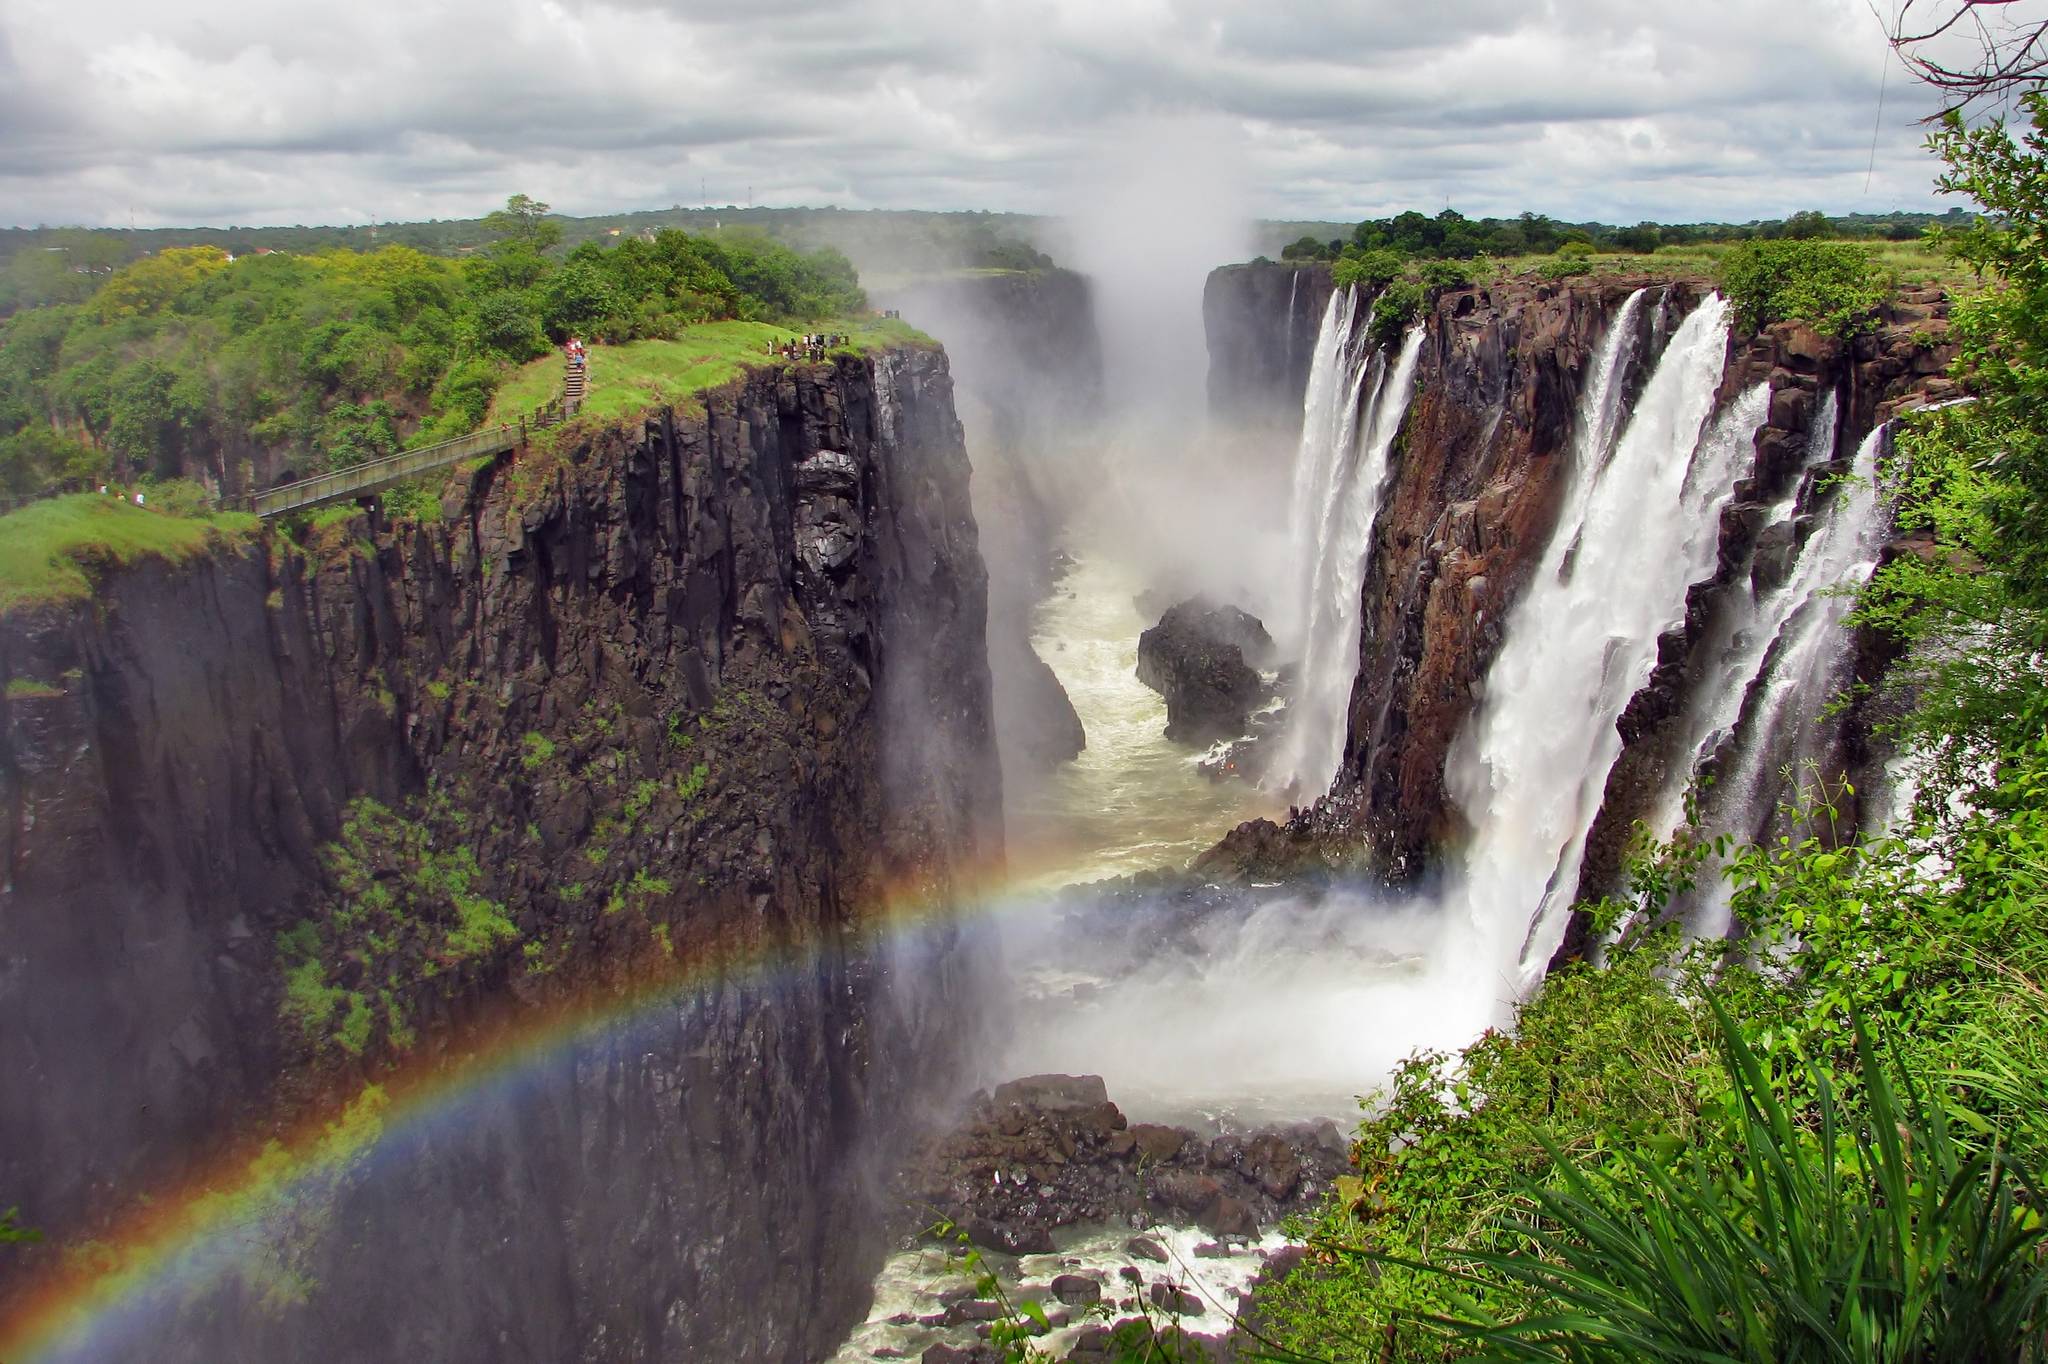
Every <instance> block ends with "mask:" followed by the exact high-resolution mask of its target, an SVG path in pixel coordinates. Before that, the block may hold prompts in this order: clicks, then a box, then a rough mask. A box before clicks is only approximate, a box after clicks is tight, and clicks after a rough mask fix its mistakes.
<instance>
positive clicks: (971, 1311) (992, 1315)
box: [946, 1298, 1009, 1326]
mask: <svg viewBox="0 0 2048 1364" xmlns="http://www.w3.org/2000/svg"><path fill="white" fill-rule="evenodd" d="M1007 1315H1009V1314H1008V1313H1006V1312H1004V1311H1003V1306H1002V1304H1001V1303H997V1302H989V1301H987V1300H986V1299H983V1298H966V1299H963V1300H961V1301H960V1302H956V1303H954V1304H953V1305H952V1306H951V1307H948V1308H947V1309H946V1325H948V1326H958V1325H960V1324H961V1323H963V1322H969V1321H1001V1320H1002V1319H1003V1318H1004V1317H1005V1316H1007Z"/></svg>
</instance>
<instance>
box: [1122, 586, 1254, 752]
mask: <svg viewBox="0 0 2048 1364" xmlns="http://www.w3.org/2000/svg"><path fill="white" fill-rule="evenodd" d="M1240 641H1243V642H1244V643H1249V644H1251V645H1253V646H1254V647H1255V648H1257V649H1258V650H1259V651H1260V653H1259V656H1260V657H1261V658H1264V657H1266V656H1267V655H1270V653H1271V651H1272V640H1271V638H1270V637H1269V636H1267V634H1266V629H1265V627H1264V626H1263V625H1261V624H1259V622H1258V620H1257V618H1256V617H1253V616H1249V615H1246V614H1245V613H1244V612H1242V611H1238V610H1236V609H1235V608H1233V607H1216V606H1213V605H1211V604H1210V603H1208V602H1205V601H1203V600H1201V599H1199V598H1196V599H1194V600H1191V601H1185V602H1182V603H1180V604H1179V605H1178V606H1174V607H1171V608H1169V609H1168V610H1167V612H1166V614H1165V615H1164V616H1162V617H1160V619H1159V623H1158V624H1157V625H1155V626H1153V627H1152V628H1151V629H1149V630H1147V631H1145V633H1143V634H1142V635H1140V636H1138V680H1139V681H1140V682H1143V683H1144V684H1145V685H1146V686H1148V687H1150V688H1152V690H1154V691H1156V692H1158V693H1159V694H1160V695H1161V696H1163V697H1165V698H1166V737H1167V738H1169V739H1171V740H1173V741H1174V742H1175V743H1185V744H1206V743H1211V742H1213V741H1215V740H1217V739H1228V738H1232V737H1234V736H1236V735H1240V734H1242V733H1244V732H1245V727H1246V725H1247V722H1248V721H1249V718H1250V716H1251V712H1252V710H1253V709H1254V708H1255V707H1256V706H1258V705H1259V704H1260V703H1261V702H1262V701H1263V700H1264V699H1265V696H1266V691H1265V684H1264V682H1263V681H1261V680H1260V678H1259V674H1258V672H1257V671H1256V670H1255V669H1254V668H1253V667H1252V666H1251V665H1250V664H1249V663H1247V662H1246V661H1245V651H1244V644H1243V643H1240Z"/></svg>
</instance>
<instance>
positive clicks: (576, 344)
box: [562, 336, 590, 369]
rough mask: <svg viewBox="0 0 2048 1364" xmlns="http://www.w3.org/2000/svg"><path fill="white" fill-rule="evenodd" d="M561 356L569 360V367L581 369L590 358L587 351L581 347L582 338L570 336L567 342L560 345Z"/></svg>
mask: <svg viewBox="0 0 2048 1364" xmlns="http://www.w3.org/2000/svg"><path fill="white" fill-rule="evenodd" d="M562 358H563V359H565V360H567V361H568V362H569V368H570V369H582V368H583V366H584V365H585V364H587V363H588V362H589V360H590V356H589V353H588V352H586V351H585V350H584V349H583V338H582V337H580V336H572V337H570V338H569V341H568V344H566V345H564V346H563V347H562Z"/></svg>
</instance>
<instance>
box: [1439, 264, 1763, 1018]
mask: <svg viewBox="0 0 2048 1364" xmlns="http://www.w3.org/2000/svg"><path fill="white" fill-rule="evenodd" d="M1641 300H1642V294H1641V293H1640V292H1638V293H1636V294H1634V295H1631V296H1630V298H1629V300H1628V302H1627V303H1626V304H1625V305H1624V306H1623V308H1622V311H1621V314H1620V315H1619V316H1618V317H1617V318H1616V319H1615V322H1614V325H1613V326H1612V327H1610V328H1609V330H1608V334H1607V336H1606V338H1605V339H1604V340H1603V341H1602V343H1601V348H1600V351H1599V353H1598V355H1597V356H1596V359H1595V363H1594V368H1593V375H1594V377H1593V379H1592V381H1591V383H1590V384H1589V386H1588V388H1587V390H1586V391H1585V394H1584V395H1583V397H1582V401H1581V407H1580V415H1579V421H1578V432H1577V436H1576V437H1575V439H1574V442H1573V448H1572V452H1571V455H1570V458H1571V460H1572V465H1571V469H1570V471H1569V473H1568V474H1567V478H1568V479H1569V482H1568V484H1567V486H1566V489H1565V494H1564V497H1563V507H1562V510H1561V512H1560V515H1559V519H1558V523H1557V526H1556V529H1555V530H1554V531H1553V532H1552V534H1551V539H1550V543H1549V545H1548V547H1547V548H1546V549H1545V551H1544V556H1543V559H1542V561H1541V563H1540V564H1539V566H1538V568H1537V570H1536V573H1535V575H1534V577H1533V579H1532V581H1531V583H1530V586H1529V588H1528V590H1527V591H1526V592H1525V593H1524V595H1523V597H1522V599H1521V600H1520V601H1519V602H1518V603H1517V604H1516V606H1515V608H1514V612H1513V614H1512V615H1511V616H1510V617H1509V619H1508V622H1507V631H1506V637H1505V642H1504V643H1503V645H1502V647H1501V652H1500V655H1499V657H1498V658H1497V659H1496V660H1495V662H1494V664H1493V668H1492V670H1491V672H1490V673H1489V674H1488V677H1487V684H1486V687H1487V694H1486V699H1485V701H1484V703H1483V704H1482V706H1481V710H1480V713H1479V715H1478V716H1477V717H1476V718H1475V719H1474V721H1473V722H1471V723H1470V724H1469V725H1468V726H1467V728H1466V730H1465V731H1464V732H1463V733H1462V734H1461V735H1460V737H1459V740H1458V742H1457V743H1456V744H1455V745H1454V747H1453V750H1452V754H1451V758H1450V761H1449V764H1448V765H1447V767H1446V773H1445V775H1446V780H1447V784H1448V785H1449V787H1450V789H1451V792H1452V794H1453V795H1454V797H1455V798H1456V799H1457V801H1458V803H1459V805H1460V806H1461V808H1462V809H1463V810H1464V811H1465V812H1466V814H1467V816H1468V817H1469V818H1470V819H1471V821H1472V823H1473V826H1474V830H1475V832H1474V837H1473V840H1472V843H1471V845H1470V848H1469V849H1468V854H1467V858H1466V864H1465V869H1464V872H1463V876H1462V880H1461V882H1460V884H1459V886H1458V887H1457V888H1456V894H1457V898H1460V899H1462V901H1463V910H1464V912H1463V913H1462V914H1458V913H1456V905H1455V901H1454V905H1453V911H1454V912H1453V915H1452V920H1451V931H1452V935H1453V939H1452V943H1451V950H1452V952H1453V953H1454V959H1455V960H1458V961H1459V962H1461V963H1470V968H1468V969H1472V968H1476V969H1477V970H1479V971H1482V972H1489V973H1495V974H1497V976H1498V980H1497V981H1496V982H1481V983H1482V984H1486V985H1492V986H1494V987H1495V988H1496V991H1497V993H1496V997H1495V999H1494V1000H1493V1001H1492V1003H1493V1005H1494V1007H1495V1008H1496V1010H1498V1009H1499V1008H1500V1007H1501V1006H1503V1005H1505V1004H1507V1003H1509V1002H1511V1001H1512V1000H1513V999H1515V998H1517V997H1519V996H1520V995H1521V994H1522V993H1524V992H1525V991H1526V990H1527V988H1528V987H1529V986H1530V984H1531V983H1532V982H1533V981H1534V980H1535V979H1536V978H1537V977H1538V976H1540V975H1541V973H1542V971H1543V969H1544V966H1545V964H1546V963H1547V962H1548V960H1549V957H1550V954H1551V953H1552V952H1553V951H1554V950H1555V948H1556V945H1557V942H1558V941H1559V939H1560V938H1561V937H1562V934H1563V919H1564V914H1563V911H1564V909H1565V908H1566V907H1567V906H1568V905H1569V904H1570V903H1571V900H1572V898H1573V896H1574V894H1575V893H1576V891H1577V888H1578V878H1579V868H1580V863H1581V859H1582V857H1583V855H1584V851H1585V841H1586V835H1587V833H1588V831H1589V830H1590V829H1591V827H1592V823H1593V818H1594V816H1595V814H1596V813H1597V812H1598V809H1599V805H1600V800H1601V796H1602V794H1603V792H1604V790H1605V787H1606V784H1607V776H1608V772H1609V771H1610V769H1611V768H1612V767H1613V765H1614V761H1615V759H1616V758H1617V757H1618V756H1619V755H1620V752H1621V735H1620V733H1619V732H1618V731H1617V729H1616V728H1615V722H1616V721H1617V720H1618V719H1619V718H1620V716H1621V713H1622V710H1623V709H1624V708H1625V707H1626V706H1627V705H1628V702H1629V699H1630V698H1631V697H1632V696H1634V695H1635V694H1636V692H1637V691H1638V690H1639V689H1640V688H1641V687H1642V685H1643V683H1644V682H1645V681H1647V680H1648V678H1649V675H1650V672H1651V669H1652V668H1653V666H1654V664H1655V662H1656V656H1657V640H1658V637H1659V636H1660V635H1661V634H1663V633H1664V632H1665V631H1666V630H1667V629H1669V628H1671V627H1672V626H1674V625H1676V624H1677V623H1678V622H1679V620H1680V619H1681V618H1682V616H1683V612H1684V607H1685V594H1686V589H1687V588H1688V587H1689V586H1690V585H1691V584H1692V583H1694V582H1696V581H1698V580H1700V579H1702V578H1704V577H1706V576H1707V574H1708V572H1709V571H1710V570H1711V569H1712V566H1713V561H1714V555H1715V552H1716V549H1717V543H1718V528H1719V520H1720V510H1721V507H1722V505H1723V504H1725V503H1726V502H1727V501H1728V499H1729V497H1730V496H1732V495H1733V492H1734V486H1735V482H1736V479H1737V477H1738V476H1739V474H1740V473H1742V472H1743V471H1745V470H1746V469H1747V467H1748V464H1749V455H1750V452H1751V450H1752V444H1753V440H1754V437H1755V433H1756V429H1757V427H1758V426H1760V425H1761V424H1762V422H1763V419H1764V416H1765V413H1766V408H1767V406H1768V402H1769V390H1768V388H1767V387H1766V386H1764V385H1761V384H1760V385H1758V386H1756V387H1755V388H1752V389H1750V390H1749V391H1747V392H1745V393H1744V394H1742V395H1741V396H1740V397H1739V398H1738V399H1737V400H1736V401H1735V402H1734V403H1732V404H1730V406H1729V407H1728V409H1727V410H1726V411H1725V412H1724V413H1723V414H1722V415H1721V417H1720V418H1719V419H1718V420H1715V421H1713V422H1712V423H1711V424H1710V423H1709V418H1710V417H1711V416H1712V414H1713V406H1714V395H1715V392H1716V390H1717V388H1718V387H1719V384H1720V379H1721V370H1722V365H1723V362H1724V359H1725V356H1726V352H1727V341H1728V338H1727V332H1728V322H1727V314H1728V308H1727V304H1726V303H1725V302H1723V301H1722V300H1721V299H1720V298H1719V297H1718V296H1711V297H1709V298H1708V299H1707V300H1706V301H1705V302H1703V303H1701V304H1700V305H1699V306H1698V307H1697V308H1695V309H1694V310H1693V312H1692V314H1691V315H1690V316H1688V317H1687V318H1686V319H1685V321H1684V323H1682V324H1681V325H1680V326H1679V328H1678V330H1677V332H1676V333H1675V334H1674V335H1673V336H1672V338H1671V341H1670V343H1669V344H1668V345H1667V346H1666V347H1665V350H1664V353H1663V355H1662V357H1661V358H1660V359H1659V360H1658V362H1657V364H1656V368H1655V371H1654V372H1653V373H1652V374H1651V376H1650V378H1649V381H1648V382H1647V383H1646V384H1645V385H1644V387H1643V391H1642V394H1641V396H1640V398H1639V399H1638V400H1637V402H1636V405H1635V409H1634V411H1633V412H1632V413H1631V414H1629V416H1628V419H1627V423H1626V426H1625V428H1622V426H1621V418H1620V411H1621V407H1622V402H1623V392H1622V390H1623V389H1624V386H1625V382H1626V370H1627V364H1626V361H1627V360H1628V359H1629V350H1630V348H1631V347H1632V346H1633V344H1634V336H1635V334H1636V331H1637V327H1636V318H1637V314H1638V311H1639V310H1640V308H1641V306H1642V303H1641ZM1618 428H1621V429H1620V431H1619V435H1618V436H1617V435H1616V431H1617V429H1618ZM1460 937H1463V938H1464V939H1465V941H1463V942H1459V941H1458V939H1459V938H1460Z"/></svg>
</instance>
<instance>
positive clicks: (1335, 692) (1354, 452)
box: [1269, 286, 1423, 795]
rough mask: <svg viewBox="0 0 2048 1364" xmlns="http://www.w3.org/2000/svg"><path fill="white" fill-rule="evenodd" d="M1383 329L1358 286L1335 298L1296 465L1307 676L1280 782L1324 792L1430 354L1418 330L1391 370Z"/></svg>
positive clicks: (1298, 630)
mask: <svg viewBox="0 0 2048 1364" xmlns="http://www.w3.org/2000/svg"><path fill="white" fill-rule="evenodd" d="M1372 331H1373V325H1372V315H1371V314H1370V313H1368V314H1367V316H1366V318H1365V320H1364V322H1363V324H1360V322H1359V319H1358V290H1357V288H1356V286H1353V287H1351V288H1348V289H1345V290H1343V291H1342V292H1340V293H1334V294H1332V295H1331V296H1330V302H1329V306H1328V307H1327V308H1326V309H1325V310H1324V313H1323V325H1322V330H1321V332H1320V333H1319V334H1318V336H1317V338H1316V350H1315V357H1314V359H1313V361H1312V362H1311V367H1310V370H1309V382H1308V391H1307V394H1306V396H1305V397H1304V399H1303V403H1302V430H1301V446H1300V449H1299V451H1298V453H1297V454H1296V457H1295V472H1294V490H1293V499H1292V511H1291V516H1290V519H1289V526H1290V528H1291V530H1292V533H1293V540H1294V544H1295V545H1296V546H1297V547H1298V549H1299V551H1300V554H1301V558H1300V560H1299V562H1298V565H1297V573H1296V592H1297V595H1296V598H1295V600H1296V603H1297V615H1296V618H1295V625H1294V638H1295V642H1296V646H1297V649H1298V653H1299V656H1300V658H1301V671H1300V675H1299V678H1298V680H1297V682H1296V685H1295V694H1294V697H1293V699H1292V700H1291V701H1290V702H1289V704H1288V708H1287V728H1286V730H1285V732H1284V735H1283V738H1282V742H1281V750H1280V753H1279V755H1278V757H1277V758H1276V759H1275V761H1274V764H1273V767H1272V770H1271V772H1270V774H1269V780H1271V781H1272V783H1273V784H1274V785H1276V786H1279V787H1285V788H1291V789H1293V790H1296V791H1301V792H1305V793H1310V794H1316V795H1319V794H1321V793H1322V792H1324V791H1326V790H1328V789H1329V786H1330V783H1331V781H1332V780H1333V779H1334V778H1335V777H1336V774H1337V765H1338V762H1339V760H1340V759H1341V758H1342V756H1343V746H1344V707H1345V703H1346V701H1347V700H1348V699H1349V697H1350V694H1351V683H1352V679H1353V677H1354V676H1355V674H1356V673H1357V671H1358V627H1359V617H1360V603H1359V588H1360V586H1361V583H1362V581H1363V579H1364V576H1365V555H1366V551H1367V550H1368V548H1369V547H1370V546H1371V544H1372V532H1373V526H1374V524H1375V523H1376V522H1377V521H1378V518H1379V510H1380V500H1381V495H1382V494H1383V493H1384V491H1385V488H1386V482H1387V470H1388V461H1389V458H1390V456H1391V454H1392V450H1393V445H1394V437H1395V436H1396V435H1397V434H1399V432H1400V429H1401V421H1402V419H1403V418H1404V417H1405V416H1406V415H1407V412H1408V401H1409V399H1410V397H1411V396H1413V393H1414V388H1415V367H1416V364H1417V361H1418V360H1419V359H1420V356H1421V353H1422V336H1423V329H1422V327H1421V326H1420V324H1418V325H1416V326H1413V327H1410V328H1409V329H1408V332H1407V335H1406V336H1405V337H1404V338H1403V340H1402V343H1401V349H1400V352H1399V354H1398V356H1395V357H1393V358H1392V360H1391V363H1390V362H1389V356H1388V353H1387V350H1386V348H1384V347H1380V346H1375V345H1373V344H1372V340H1371V335H1372Z"/></svg>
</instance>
